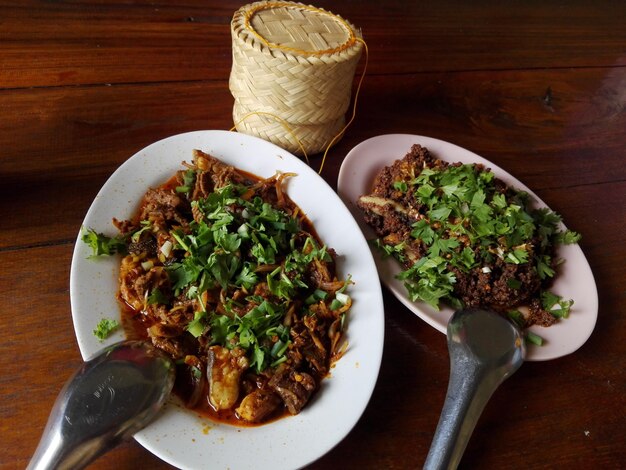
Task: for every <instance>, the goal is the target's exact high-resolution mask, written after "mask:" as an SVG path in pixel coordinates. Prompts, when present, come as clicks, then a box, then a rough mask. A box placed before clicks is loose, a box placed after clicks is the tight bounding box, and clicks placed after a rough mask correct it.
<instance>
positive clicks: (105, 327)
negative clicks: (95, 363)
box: [93, 318, 120, 341]
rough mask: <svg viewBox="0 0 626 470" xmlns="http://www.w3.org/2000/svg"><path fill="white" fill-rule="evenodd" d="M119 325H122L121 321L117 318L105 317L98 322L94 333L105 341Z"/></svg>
mask: <svg viewBox="0 0 626 470" xmlns="http://www.w3.org/2000/svg"><path fill="white" fill-rule="evenodd" d="M119 327H120V323H119V322H118V321H117V320H113V319H110V318H103V319H102V320H100V321H99V322H98V325H97V326H96V329H95V330H93V334H94V336H96V337H97V338H98V339H99V340H100V341H104V340H105V339H106V338H108V337H109V336H110V335H111V334H112V333H113V332H115V331H116V330H117V329H118V328H119Z"/></svg>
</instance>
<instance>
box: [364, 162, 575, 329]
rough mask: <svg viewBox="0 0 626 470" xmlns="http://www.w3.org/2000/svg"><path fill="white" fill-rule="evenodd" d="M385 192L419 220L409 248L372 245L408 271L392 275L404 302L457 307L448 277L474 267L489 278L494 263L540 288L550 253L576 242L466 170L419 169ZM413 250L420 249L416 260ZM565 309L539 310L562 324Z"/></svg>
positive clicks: (519, 199)
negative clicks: (520, 269) (402, 199)
mask: <svg viewBox="0 0 626 470" xmlns="http://www.w3.org/2000/svg"><path fill="white" fill-rule="evenodd" d="M405 186H406V188H405ZM392 187H393V189H395V190H399V191H402V192H407V193H410V194H411V193H412V196H413V197H414V199H415V201H416V202H417V204H416V206H415V207H413V209H416V210H418V211H419V217H417V219H418V220H417V221H416V222H414V223H413V224H412V226H411V232H410V237H411V239H410V240H403V241H401V242H400V243H397V242H396V244H387V243H385V242H384V239H379V240H376V241H375V245H376V246H377V247H379V248H380V249H381V250H382V251H383V252H384V254H385V255H388V256H393V257H395V258H396V259H398V260H399V261H400V262H402V263H403V264H404V265H405V266H407V265H408V266H409V267H408V268H407V269H405V270H404V271H403V272H402V273H400V274H399V275H398V279H400V280H402V281H403V282H404V284H405V286H406V288H407V291H408V295H409V298H410V299H411V300H412V301H417V300H421V301H424V302H426V303H428V304H429V305H431V306H433V307H435V308H437V309H438V308H439V306H440V303H441V302H445V303H448V304H450V305H452V306H453V307H459V306H461V301H460V299H459V298H457V297H456V296H455V293H454V290H455V284H456V282H457V276H456V275H455V272H456V273H457V274H458V273H459V271H460V272H461V273H468V272H470V270H475V269H480V268H481V267H482V268H483V271H482V272H483V273H489V272H491V268H490V267H493V266H494V263H495V261H496V260H499V261H498V262H499V263H500V264H502V263H507V264H514V265H526V266H527V265H530V269H534V270H536V274H537V276H538V277H539V279H540V280H545V279H548V278H552V277H554V275H555V271H554V266H555V263H554V260H553V258H552V256H553V249H552V248H553V246H554V245H556V244H558V243H576V242H577V241H578V240H579V239H580V235H579V234H577V233H575V232H571V231H561V230H560V228H559V224H560V223H561V217H560V216H559V215H558V214H556V213H554V212H552V211H551V210H549V209H547V208H541V209H533V208H531V207H530V197H529V195H528V194H527V193H525V192H523V191H516V190H514V189H511V188H504V187H503V186H502V184H500V183H498V182H497V181H496V179H495V175H494V174H493V173H492V172H491V171H488V170H484V169H482V168H481V167H478V166H476V165H473V164H465V165H461V164H459V165H449V166H443V167H438V168H423V169H421V171H420V173H419V174H418V175H416V176H415V177H413V179H412V180H410V181H404V180H398V181H395V182H393V183H392ZM396 240H397V239H396ZM413 244H415V246H420V247H421V248H420V251H419V256H416V252H415V247H414V246H413ZM410 250H413V252H412V253H411V251H410ZM409 255H411V256H409ZM416 258H417V261H415V262H414V263H413V264H407V260H414V259H416ZM484 269H488V271H485V270H484ZM524 269H525V268H524ZM455 270H456V271H455ZM498 272H500V271H498ZM520 279H521V278H520ZM507 285H508V287H510V288H511V289H516V290H517V289H521V288H522V287H523V283H522V282H521V281H520V280H519V279H515V278H511V279H508V281H507ZM570 302H571V301H563V300H558V301H555V302H552V305H550V306H549V307H545V308H546V310H548V311H550V312H551V313H552V314H553V315H554V316H557V317H566V316H567V314H568V311H569V306H570V305H571V303H570Z"/></svg>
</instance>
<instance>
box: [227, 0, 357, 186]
mask: <svg viewBox="0 0 626 470" xmlns="http://www.w3.org/2000/svg"><path fill="white" fill-rule="evenodd" d="M276 5H278V6H281V5H280V4H278V3H277V4H276ZM276 5H275V6H276ZM263 6H264V7H265V6H266V5H263ZM258 9H260V8H258ZM258 9H257V10H258ZM306 9H310V10H312V11H317V10H319V9H317V8H315V7H306ZM255 11H256V10H255ZM320 11H321V12H323V13H328V12H325V11H324V10H320ZM328 14H330V13H328ZM332 16H335V15H332ZM337 18H338V19H339V20H341V21H343V19H342V18H339V17H337ZM343 23H344V24H346V23H345V21H343ZM346 26H347V24H346ZM250 29H251V28H250ZM348 29H349V30H350V32H352V29H351V28H348ZM251 30H252V29H251ZM252 31H254V30H252ZM255 34H256V35H257V36H258V37H259V38H260V39H261V40H262V41H263V42H265V43H266V44H268V45H270V44H271V43H269V42H267V41H266V40H265V39H264V38H262V37H261V36H260V35H258V34H257V33H256V32H255ZM353 37H354V42H360V43H361V44H363V48H364V49H365V64H364V66H363V72H362V73H361V77H360V78H359V82H358V84H357V87H356V91H355V93H354V102H353V104H352V116H351V117H350V119H349V120H348V122H347V123H346V124H345V125H344V126H343V128H342V129H341V130H340V131H339V132H338V133H337V135H335V136H334V137H333V138H332V139H331V140H330V142H329V143H328V145H327V146H326V150H325V151H324V155H323V156H322V162H321V164H320V168H319V170H318V174H320V175H321V174H322V170H323V169H324V163H325V162H326V156H327V155H328V151H329V150H330V148H331V147H332V146H333V145H334V143H335V141H337V139H339V138H340V137H341V136H342V135H343V134H344V133H345V132H346V130H347V129H348V127H349V126H350V125H351V124H352V121H354V118H355V117H356V106H357V102H358V98H359V93H360V91H361V85H362V84H363V79H364V78H365V73H366V72H367V65H368V62H369V51H368V49H367V44H366V42H365V40H363V39H362V38H359V37H356V36H354V35H353ZM271 46H272V47H278V48H281V49H289V50H293V51H296V52H303V51H300V50H299V49H291V48H288V47H283V46H280V45H274V44H271ZM254 115H260V116H269V117H272V118H274V119H276V120H277V121H278V122H279V123H280V124H281V125H282V126H283V127H284V128H285V130H286V131H287V132H288V133H289V135H291V137H293V139H294V140H295V141H296V142H297V143H298V146H299V147H300V150H301V151H302V154H303V155H304V158H305V160H306V162H307V164H308V165H309V166H310V162H309V156H308V155H307V152H306V150H305V149H304V146H303V145H302V142H301V141H300V139H298V136H297V135H296V134H295V133H294V132H293V130H292V129H291V127H289V124H288V123H287V121H285V120H284V119H282V118H281V117H280V116H277V115H276V114H273V113H268V112H265V111H252V112H250V113H247V114H246V115H245V116H243V117H242V118H241V119H240V120H239V121H237V122H236V123H235V125H234V126H233V127H231V129H230V130H231V131H233V130H235V129H236V128H237V126H238V125H239V124H241V123H242V122H243V121H245V120H246V119H247V118H249V117H250V116H254Z"/></svg>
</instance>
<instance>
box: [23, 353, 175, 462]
mask: <svg viewBox="0 0 626 470" xmlns="http://www.w3.org/2000/svg"><path fill="white" fill-rule="evenodd" d="M174 367H175V366H174V364H173V362H172V360H171V359H169V358H168V357H167V356H166V355H165V354H164V353H162V352H161V351H159V350H158V349H156V348H154V347H153V346H151V345H149V344H147V343H144V342H142V341H122V342H120V343H117V344H114V345H113V346H110V347H108V348H106V349H104V351H102V352H101V353H100V354H98V355H97V356H96V357H95V358H93V359H91V360H90V361H87V362H85V363H84V364H83V365H82V367H81V368H80V369H79V370H78V371H77V372H76V373H75V374H74V375H73V376H72V377H71V378H70V379H69V380H68V381H67V383H66V384H65V386H64V387H63V389H62V390H61V392H60V393H59V396H58V397H57V400H56V402H55V403H54V406H53V408H52V411H51V413H50V417H49V418H48V424H47V425H46V428H45V430H44V433H43V436H42V437H41V441H40V442H39V446H38V447H37V450H36V451H35V454H34V456H33V458H32V459H31V461H30V463H29V465H28V467H27V468H28V470H35V469H36V470H44V469H45V470H48V469H81V468H83V467H85V466H86V465H87V464H89V463H90V462H91V461H93V460H94V459H96V458H97V457H99V456H100V455H102V454H104V453H105V452H107V451H109V450H111V449H112V448H113V447H115V446H117V445H118V444H120V443H121V442H122V441H123V440H124V439H128V438H130V437H131V436H132V435H133V434H135V433H136V432H138V431H139V430H141V429H143V428H144V427H145V426H146V425H147V424H148V423H149V422H150V421H152V419H153V418H155V416H156V415H157V413H158V412H159V410H160V409H161V407H162V406H163V404H164V403H165V402H166V400H167V398H168V397H169V395H170V392H171V390H172V387H173V385H174V374H175V368H174Z"/></svg>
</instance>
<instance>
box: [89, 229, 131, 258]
mask: <svg viewBox="0 0 626 470" xmlns="http://www.w3.org/2000/svg"><path fill="white" fill-rule="evenodd" d="M81 240H82V241H83V242H84V243H86V244H87V245H89V247H90V248H91V250H92V255H91V256H89V258H95V257H98V256H110V255H113V254H115V253H120V254H123V255H125V254H126V253H127V247H126V238H125V237H124V236H121V235H120V236H116V237H108V236H106V235H104V234H102V233H98V232H96V231H95V230H93V229H90V228H86V227H83V230H82V236H81Z"/></svg>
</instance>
